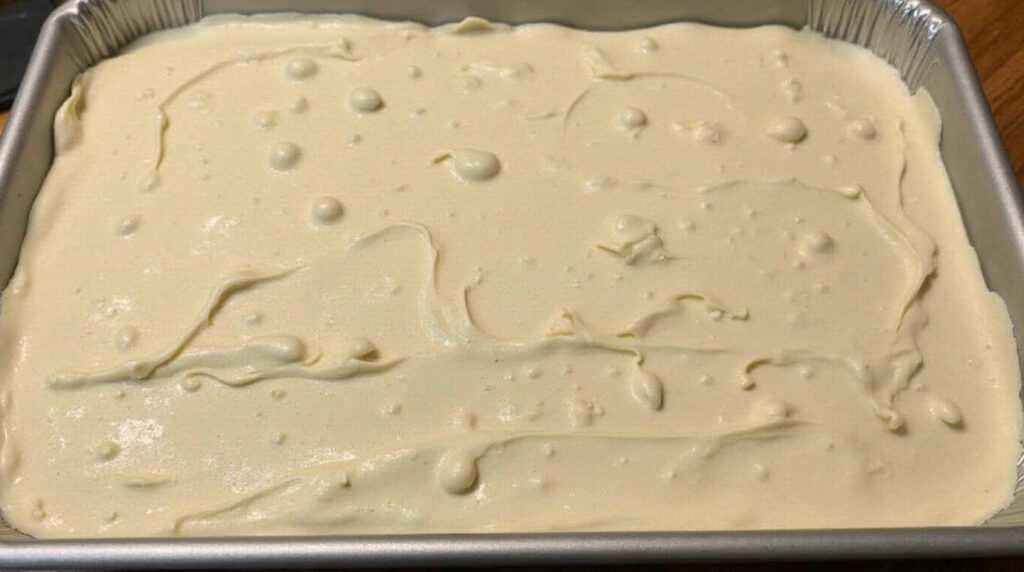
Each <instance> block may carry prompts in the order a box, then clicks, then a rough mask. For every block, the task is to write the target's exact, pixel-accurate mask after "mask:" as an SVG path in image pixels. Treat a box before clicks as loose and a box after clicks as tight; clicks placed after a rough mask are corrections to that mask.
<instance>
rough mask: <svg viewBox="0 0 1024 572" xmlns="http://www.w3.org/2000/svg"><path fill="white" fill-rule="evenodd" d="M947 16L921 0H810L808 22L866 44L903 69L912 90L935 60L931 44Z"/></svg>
mask: <svg viewBox="0 0 1024 572" xmlns="http://www.w3.org/2000/svg"><path fill="white" fill-rule="evenodd" d="M944 25H945V20H944V19H943V18H941V17H940V16H938V15H936V14H934V13H933V11H932V8H931V7H930V6H929V5H928V4H926V3H922V2H921V1H920V0H878V1H874V2H865V1H864V0H808V3H807V27H808V28H810V29H812V30H815V31H817V32H820V33H822V34H824V35H825V36H827V37H829V38H835V39H838V40H843V41H846V42H850V43H852V44H856V45H858V46H862V47H865V48H867V49H869V50H871V52H873V53H874V54H875V55H877V56H879V57H881V58H883V59H885V60H886V61H888V62H889V64H891V65H892V66H893V67H895V68H896V69H898V70H899V72H900V75H901V76H902V77H903V80H904V81H905V82H906V84H907V87H909V88H910V91H912V92H913V91H916V90H917V88H918V87H920V86H921V84H922V83H923V82H924V79H925V77H926V76H927V74H928V70H929V69H931V67H932V66H933V65H934V64H935V58H934V57H933V55H932V53H931V51H932V50H931V48H932V44H933V41H934V40H935V37H936V36H937V35H938V33H939V31H940V30H941V29H942V28H943V26H944Z"/></svg>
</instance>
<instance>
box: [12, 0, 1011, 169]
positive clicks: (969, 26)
mask: <svg viewBox="0 0 1024 572" xmlns="http://www.w3.org/2000/svg"><path fill="white" fill-rule="evenodd" d="M933 1H934V2H935V3H936V4H938V5H939V7H940V8H942V9H943V10H945V11H946V13H948V14H949V15H950V16H952V17H953V19H954V20H956V22H957V24H958V25H959V26H960V29H961V30H962V31H963V34H964V37H965V38H966V39H967V46H968V48H969V49H970V51H971V58H972V59H973V60H974V65H975V67H976V68H977V70H978V75H979V76H980V77H981V81H982V85H983V86H984V88H985V95H986V96H987V97H988V101H989V105H990V106H991V107H992V113H993V115H995V119H996V125H998V126H999V131H1000V133H1002V136H1003V142H1004V144H1005V145H1006V151H1007V153H1008V154H1009V156H1010V161H1011V163H1012V164H1013V168H1014V171H1016V173H1017V181H1018V182H1021V186H1022V187H1024V0H933ZM6 123H7V112H2V113H0V131H2V130H3V127H4V124H6Z"/></svg>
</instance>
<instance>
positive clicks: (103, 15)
mask: <svg viewBox="0 0 1024 572" xmlns="http://www.w3.org/2000/svg"><path fill="white" fill-rule="evenodd" d="M202 16H203V0H79V1H77V2H75V3H74V4H73V5H72V6H71V7H70V10H69V11H68V13H66V14H65V15H64V18H63V22H64V23H65V25H66V26H69V27H71V28H72V29H73V30H74V33H73V34H70V37H71V38H72V39H73V41H74V43H75V44H76V46H75V48H76V49H72V50H69V51H68V55H70V56H71V57H72V58H74V60H75V64H76V65H77V66H78V67H79V68H80V69H82V70H84V69H86V68H88V67H90V66H92V65H95V64H97V63H99V62H100V61H101V60H103V59H105V58H108V57H110V56H112V55H114V54H115V53H116V52H117V51H118V50H120V49H121V48H123V47H124V46H126V45H127V44H129V43H130V42H132V41H133V40H135V39H137V38H139V37H140V36H143V35H145V34H148V33H150V32H155V31H158V30H165V29H168V28H177V27H181V26H185V25H188V24H191V23H193V22H196V21H198V20H199V19H200V18H202Z"/></svg>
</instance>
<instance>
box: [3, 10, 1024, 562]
mask: <svg viewBox="0 0 1024 572" xmlns="http://www.w3.org/2000/svg"><path fill="white" fill-rule="evenodd" d="M275 11H299V12H351V13H359V14H364V15H368V16H374V17H378V18H385V19H402V20H416V21H420V22H423V23H426V24H441V23H445V22H451V21H455V20H459V19H462V18H464V17H466V16H469V15H475V16H481V17H485V18H489V19H493V20H499V21H505V22H510V23H523V22H536V21H551V22H557V23H561V24H566V25H570V26H575V27H583V28H591V29H624V28H635V27H644V26H652V25H657V24H663V23H667V22H673V21H696V22H704V23H708V24H715V25H721V26H733V27H746V26H754V25H759V24H782V25H788V26H792V27H796V28H801V27H804V26H808V27H810V28H812V29H814V30H818V31H820V32H822V33H824V34H825V35H828V36H830V37H833V38H838V39H841V40H845V41H849V42H853V43H857V44H860V45H863V46H865V47H867V48H868V49H870V50H872V51H873V52H875V53H876V54H878V55H879V56H881V57H883V58H885V59H887V60H888V61H889V62H890V63H892V64H893V65H894V66H895V67H896V68H898V69H899V70H900V72H901V73H902V75H903V77H904V79H905V80H906V82H907V84H908V85H909V86H910V87H911V89H917V88H918V87H924V88H926V89H927V90H928V91H929V92H930V93H931V95H932V97H933V98H934V100H935V103H936V104H937V105H938V107H939V109H940V111H941V113H942V118H943V136H942V147H941V149H942V155H943V158H944V159H945V162H946V166H947V169H948V171H949V176H950V179H951V180H952V183H953V187H954V189H955V190H956V194H957V199H958V201H959V204H960V207H961V210H962V213H963V216H964V219H965V222H966V226H967V229H968V232H969V234H970V237H971V240H972V242H973V244H974V246H975V248H976V250H977V253H978V256H979V258H980V261H981V266H982V269H983V272H984V274H985V277H986V279H987V281H988V285H989V287H990V288H991V289H992V290H994V291H995V292H997V293H999V294H1000V295H1001V296H1002V297H1003V299H1004V300H1005V301H1006V305H1007V307H1008V309H1009V312H1010V317H1011V319H1012V320H1013V323H1014V324H1016V325H1017V326H1018V332H1020V331H1021V330H1022V329H1024V292H1022V288H1024V204H1022V197H1021V194H1020V189H1019V188H1018V187H1017V183H1016V181H1015V178H1014V173H1013V170H1012V169H1011V168H1010V165H1009V162H1008V161H1007V158H1006V155H1005V152H1004V150H1003V148H1002V145H1001V143H1000V139H999V135H998V132H997V131H996V128H995V125H994V123H993V121H992V117H991V114H990V112H989V109H988V106H987V104H986V101H985V97H984V95H983V94H982V91H981V88H980V86H979V84H978V80H977V76H976V74H975V72H974V69H973V67H972V65H971V62H970V58H969V56H968V54H967V49H966V47H965V45H964V42H963V38H962V37H961V35H960V32H959V30H958V29H957V28H956V26H955V24H954V23H953V22H952V21H951V20H950V19H949V18H948V17H947V16H946V15H945V14H943V13H942V12H941V11H940V10H938V9H937V8H936V7H935V6H933V5H932V4H930V3H929V2H927V0H732V1H730V2H727V3H725V2H710V1H705V0H646V1H644V2H636V1H634V0H600V1H590V0H544V1H541V0H502V1H499V0H434V1H432V2H416V1H414V0H338V1H330V0H255V1H245V0H77V1H73V2H69V3H67V4H65V5H64V6H62V7H61V8H59V9H58V10H57V11H56V12H54V14H53V15H52V16H51V17H50V18H49V20H48V21H47V23H46V25H45V26H44V28H43V31H42V34H41V36H40V38H39V41H38V44H37V46H36V48H35V52H34V53H33V56H32V61H31V63H30V65H29V68H28V73H27V75H26V79H25V82H24V84H23V86H22V88H21V91H20V93H19V94H18V98H17V100H16V102H15V105H14V110H13V114H12V115H11V118H10V122H9V123H8V124H7V129H6V131H5V132H4V133H3V137H2V139H0V283H4V284H6V282H7V280H8V279H9V278H10V275H11V273H12V271H13V269H14V265H15V263H16V261H17V256H18V252H19V250H20V244H21V240H22V237H23V234H24V231H25V226H26V222H27V218H28V212H29V209H30V207H31V204H32V201H33V200H34V198H35V196H36V193H37V192H38V190H39V188H40V186H41V185H42V182H43V179H44V177H45V176H46V172H47V170H48V169H49V167H50V164H51V162H52V159H53V130H52V124H53V118H54V114H55V113H56V111H57V108H58V106H59V105H60V104H61V102H63V100H64V99H65V98H66V97H67V96H68V94H69V92H70V86H71V81H72V79H73V78H74V77H75V75H77V74H78V73H79V72H81V71H82V70H84V69H85V68H87V67H89V66H90V65H93V64H95V63H96V62H97V61H99V60H101V59H103V58H106V57H110V56H111V55H113V54H115V53H116V52H117V50H118V49H120V48H121V47H123V46H124V45H125V44H127V43H128V42H130V41H132V40H134V39H135V38H137V37H139V36H141V35H143V34H145V33H147V32H150V31H154V30H159V29H165V28H171V27H177V26H183V25H186V24H188V23H190V22H194V21H196V20H198V19H200V18H202V17H203V16H205V15H209V14H217V13H226V12H240V13H255V12H275ZM1022 343H1024V336H1020V335H1018V338H1017V346H1018V353H1019V355H1021V356H1022V357H1024V345H1022ZM1021 554H1024V486H1021V484H1020V481H1019V486H1018V493H1017V497H1016V502H1014V504H1013V505H1012V506H1011V507H1009V508H1007V509H1005V510H1004V511H1002V512H1001V513H1000V514H998V515H997V516H996V517H994V518H993V519H991V520H990V521H989V522H987V523H986V524H984V525H982V526H978V527H970V528H917V529H866V530H813V531H754V532H750V531H744V532H659V533H628V534H625V533H621V534H620V533H574V534H504V535H494V534H490V535H419V536H375V537H365V536H360V537H354V536H335V537H301V538H235V539H232V538H225V539H195V540H193V539H136V540H132V539H129V540H96V541H77V540H76V541H52V540H34V539H32V538H30V537H28V536H25V535H23V534H20V533H18V532H17V531H15V530H13V529H12V528H10V527H9V526H7V525H6V524H5V523H2V522H0V566H2V567H16V568H56V567H59V568H71V567H89V568H95V567H133V568H167V567H188V568H199V567H219V566H238V567H257V566H258V567H289V566H337V565H348V566H384V565H484V564H496V563H500V564H504V565H509V564H542V563H554V562H577V563H623V562H664V561H686V560H688V561H708V560H764V559H783V558H785V559H835V558H889V557H908V558H920V557H951V556H1006V555H1021Z"/></svg>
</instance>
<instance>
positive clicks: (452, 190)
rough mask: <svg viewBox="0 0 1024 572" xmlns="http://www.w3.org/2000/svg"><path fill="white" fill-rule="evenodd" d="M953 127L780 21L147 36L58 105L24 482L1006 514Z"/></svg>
mask: <svg viewBox="0 0 1024 572" xmlns="http://www.w3.org/2000/svg"><path fill="white" fill-rule="evenodd" d="M939 131H940V124H939V117H938V116H937V113H936V111H935V108H934V106H933V104H932V102H931V101H930V99H929V98H928V96H927V95H926V94H924V93H919V94H917V95H916V96H911V95H910V94H909V93H908V92H907V90H906V88H905V86H904V85H903V84H902V83H901V81H900V79H899V77H898V76H897V73H896V72H895V71H894V70H893V69H891V68H889V67H888V66H886V65H885V64H884V63H883V62H882V61H881V60H879V59H877V58H875V57H874V56H871V55H870V54H869V53H868V52H866V51H863V50H860V49H856V48H853V47H850V46H848V45H845V44H841V43H838V42H832V41H827V40H825V39H823V38H821V37H820V36H817V35H815V34H812V33H809V32H795V31H792V30H788V29H783V28H762V29H756V30H748V31H736V30H723V29H714V28H708V27H700V26H694V25H672V26H666V27H661V28H656V29H650V30H642V31H632V32H626V33H590V32H581V31H573V30H569V29H565V28H560V27H555V26H550V25H532V26H525V27H519V28H507V27H502V26H492V25H489V24H487V23H485V22H482V21H479V20H468V21H466V22H463V23H462V24H460V25H453V26H449V27H445V28H441V29H437V30H429V29H426V28H423V27H420V26H417V25H411V24H385V23H381V22H376V21H369V20H362V19H356V18H351V17H341V18H334V17H332V18H328V17H324V18H312V19H301V20H297V19H287V18H258V19H247V18H239V17H230V18H218V19H211V20H207V21H205V22H204V23H201V24H199V25H197V26H194V27H191V28H188V29H184V30H179V31H174V32H170V33H160V34H154V35H153V36H151V37H148V38H146V39H145V40H143V41H142V42H139V43H136V44H135V45H133V46H132V47H131V48H129V49H128V50H126V52H125V53H124V54H123V55H122V56H120V57H117V58H114V59H111V60H108V61H105V62H103V63H102V64H100V65H98V66H96V68H94V69H92V70H90V71H88V72H87V73H85V74H83V75H82V76H81V77H80V78H79V79H78V81H77V82H76V84H75V87H74V90H73V93H72V96H71V98H70V99H69V100H68V101H67V103H66V104H65V105H64V107H63V108H62V110H61V112H60V113H59V116H58V118H57V121H56V141H57V146H58V151H59V156H58V158H57V160H56V162H55V164H54V166H53V169H52V171H51V172H50V175H49V178H48V179H47V181H46V184H45V187H44V188H43V190H42V192H41V194H40V195H39V198H38V200H37V201H36V205H35V208H34V211H33V214H32V221H31V228H30V231H29V234H28V236H27V238H26V239H25V243H24V250H23V253H22V257H21V262H20V265H19V267H18V270H17V273H16V276H15V277H14V279H13V280H12V282H11V284H10V286H9V287H8V288H7V290H6V291H5V292H4V297H3V307H2V315H0V341H2V347H0V350H2V354H0V367H2V382H3V395H2V397H3V399H2V406H3V435H4V440H3V448H2V454H0V484H2V488H0V492H2V506H3V511H4V514H5V516H6V518H7V519H8V520H9V521H10V522H11V523H12V524H13V525H14V526H16V527H18V528H20V529H21V530H23V531H25V532H28V533H30V534H33V535H38V536H47V537H50V536H134V535H208V534H279V533H283V534H316V533H357V532H358V533H362V532H422V531H521V530H528V531H549V530H625V529H629V530H632V529H644V530H652V529H670V530H671V529H732V528H787V527H864V526H902V525H907V526H917V525H961V524H972V523H978V522H981V521H982V520H984V519H985V518H987V517H988V516H989V515H991V514H992V513H993V512H995V511H996V510H998V509H999V508H1001V507H1002V506H1004V505H1006V504H1007V503H1008V502H1009V500H1010V498H1011V495H1012V492H1013V487H1014V481H1015V477H1016V470H1015V462H1016V460H1017V456H1018V453H1019V449H1020V446H1019V434H1020V416H1021V415H1020V401H1019V399H1018V397H1017V394H1018V389H1019V374H1018V368H1017V360H1016V353H1015V350H1014V345H1013V339H1012V336H1011V331H1010V324H1009V321H1008V319H1007V316H1006V312H1005V309H1004V307H1003V305H1002V303H1001V301H1000V300H999V299H998V298H997V297H996V296H995V295H993V294H991V293H989V292H988V291H987V290H986V288H985V286H984V284H983V281H982V278H981V274H980V272H979V269H978V266H977V263H976V260H975V257H974V253H973V251H972V250H971V248H970V247H969V245H968V242H967V239H966V236H965V233H964V230H963V228H962V225H961V221H960V218H959V213H958V211H957V208H956V204H955V201H954V198H953V195H952V192H951V190H950V186H949V182H948V180H947V177H946V174H945V172H944V169H943V166H942V163H941V160H940V157H939V154H938V138H939ZM969 191H970V190H969V189H967V190H965V192H969Z"/></svg>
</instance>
